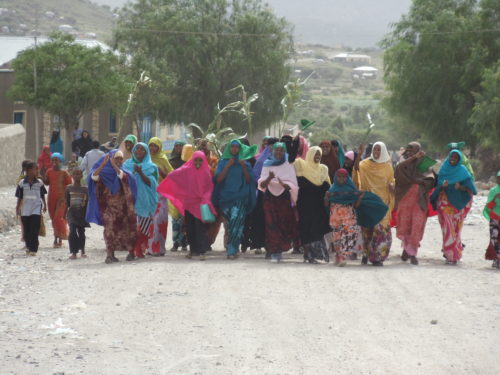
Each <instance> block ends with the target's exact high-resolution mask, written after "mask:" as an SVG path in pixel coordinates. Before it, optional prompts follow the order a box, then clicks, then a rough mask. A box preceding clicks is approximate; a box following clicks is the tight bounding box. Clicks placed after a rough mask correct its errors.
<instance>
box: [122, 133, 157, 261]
mask: <svg viewBox="0 0 500 375" xmlns="http://www.w3.org/2000/svg"><path fill="white" fill-rule="evenodd" d="M123 168H124V169H125V170H127V171H128V172H130V173H132V174H133V175H134V177H135V179H136V181H137V199H136V201H135V213H136V215H137V241H136V243H135V246H134V250H133V252H130V253H129V254H128V256H127V260H134V258H135V257H138V258H144V251H145V250H146V249H147V247H148V241H149V238H150V237H151V236H152V235H153V233H152V232H153V231H152V229H153V226H152V225H151V224H152V223H153V216H154V214H155V211H156V206H157V205H158V193H157V192H156V188H157V187H158V178H159V173H158V167H157V166H156V164H154V163H153V162H152V161H151V155H150V153H149V147H148V145H147V144H145V143H143V142H139V143H137V144H136V145H135V146H134V148H133V149H132V158H130V159H128V160H127V161H126V162H125V164H124V165H123Z"/></svg>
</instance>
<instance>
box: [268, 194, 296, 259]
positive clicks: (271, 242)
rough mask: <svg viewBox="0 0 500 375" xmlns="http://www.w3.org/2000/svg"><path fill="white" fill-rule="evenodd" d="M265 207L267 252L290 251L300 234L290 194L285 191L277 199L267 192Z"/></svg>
mask: <svg viewBox="0 0 500 375" xmlns="http://www.w3.org/2000/svg"><path fill="white" fill-rule="evenodd" d="M263 206H264V215H265V220H266V252H267V253H268V254H280V253H282V252H284V251H288V250H290V248H291V247H292V246H293V245H292V243H293V241H294V240H295V239H297V238H298V232H299V227H298V222H297V218H296V215H295V211H294V209H293V207H292V202H291V200H290V193H289V192H288V191H285V192H284V193H283V194H281V195H280V196H279V197H276V196H274V195H272V194H271V193H270V192H269V191H266V193H265V194H264V201H263Z"/></svg>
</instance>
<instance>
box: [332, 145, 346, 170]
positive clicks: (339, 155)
mask: <svg viewBox="0 0 500 375" xmlns="http://www.w3.org/2000/svg"><path fill="white" fill-rule="evenodd" d="M331 143H332V146H334V147H337V149H338V150H337V158H338V159H339V164H340V167H343V166H344V163H345V154H344V147H343V146H342V142H341V141H339V140H338V139H334V140H333V141H331Z"/></svg>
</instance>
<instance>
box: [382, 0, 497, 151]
mask: <svg viewBox="0 0 500 375" xmlns="http://www.w3.org/2000/svg"><path fill="white" fill-rule="evenodd" d="M498 4H499V3H498V1H491V0H485V1H481V2H480V4H479V6H478V2H477V1H476V0H443V1H439V2H437V1H434V0H414V2H413V5H412V7H411V10H410V12H409V14H408V15H407V16H403V18H402V19H401V21H400V22H399V23H397V24H396V25H395V26H394V30H393V31H392V33H391V34H389V35H388V36H387V37H386V38H385V39H384V41H383V42H382V46H383V47H384V48H385V49H386V51H385V55H384V70H385V82H386V84H387V87H388V89H389V90H390V95H389V96H388V97H387V98H386V100H385V102H384V104H385V106H386V108H387V109H388V110H389V111H390V113H391V114H392V115H395V116H399V117H401V118H403V119H405V120H406V122H407V123H411V124H412V125H413V126H415V128H416V130H417V131H419V132H421V133H422V134H423V135H424V136H425V137H428V138H430V141H431V142H432V144H433V145H434V146H436V147H439V146H440V147H442V146H443V145H444V144H446V143H448V142H449V141H450V140H465V141H466V142H467V143H468V144H469V145H470V146H471V148H472V150H474V149H475V148H476V146H478V145H481V143H482V142H483V138H482V135H483V134H484V129H483V132H481V133H478V132H477V131H476V130H477V129H479V127H478V126H476V127H474V128H473V127H472V126H471V125H470V124H471V123H470V121H469V119H470V116H471V114H472V111H473V108H474V106H475V100H476V98H477V97H478V96H477V94H476V97H475V96H474V94H473V93H474V92H475V93H480V92H481V91H482V89H483V88H484V86H482V85H481V81H482V76H483V71H484V69H485V68H487V67H488V66H491V64H492V62H496V61H497V60H498V59H499V58H500V48H499V47H500V42H499V34H500V32H498V31H496V32H495V31H494V29H498V18H499V17H500V6H499V5H498ZM478 30H479V31H478ZM480 30H489V31H486V32H483V31H480ZM497 95H498V92H497ZM482 123H483V124H484V122H482ZM490 129H491V128H490ZM491 130H492V129H491Z"/></svg>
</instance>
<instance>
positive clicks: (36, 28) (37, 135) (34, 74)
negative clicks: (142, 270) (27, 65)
mask: <svg viewBox="0 0 500 375" xmlns="http://www.w3.org/2000/svg"><path fill="white" fill-rule="evenodd" d="M33 7H34V11H35V31H34V39H35V54H34V55H35V57H34V59H33V82H34V83H33V88H34V91H35V97H36V94H37V92H38V79H37V67H36V55H37V47H38V7H39V5H38V4H36V3H35V4H33ZM34 112H35V156H36V155H38V154H40V139H39V136H40V135H39V131H40V130H39V128H38V109H37V107H36V106H35V107H34ZM26 125H28V122H27V121H26Z"/></svg>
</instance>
